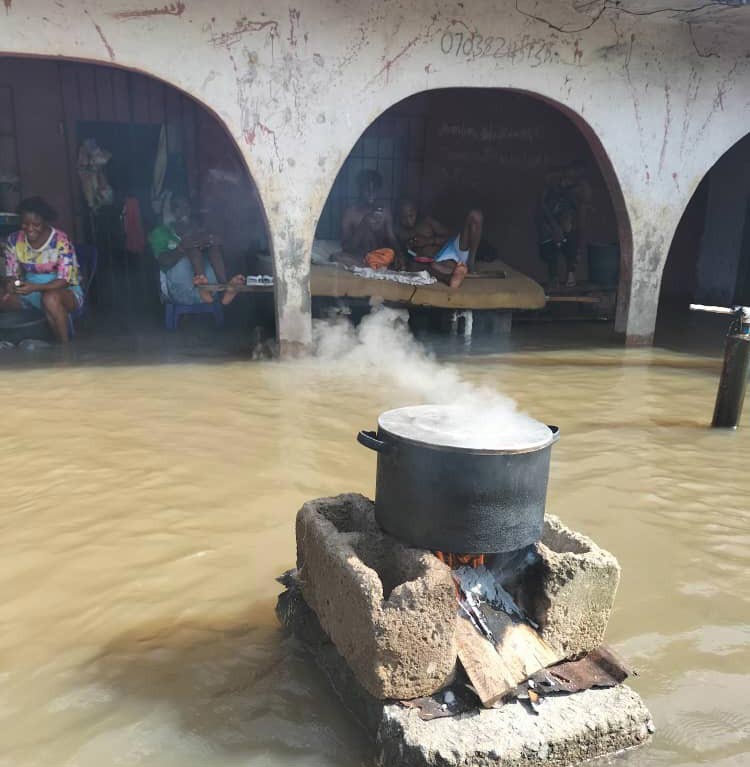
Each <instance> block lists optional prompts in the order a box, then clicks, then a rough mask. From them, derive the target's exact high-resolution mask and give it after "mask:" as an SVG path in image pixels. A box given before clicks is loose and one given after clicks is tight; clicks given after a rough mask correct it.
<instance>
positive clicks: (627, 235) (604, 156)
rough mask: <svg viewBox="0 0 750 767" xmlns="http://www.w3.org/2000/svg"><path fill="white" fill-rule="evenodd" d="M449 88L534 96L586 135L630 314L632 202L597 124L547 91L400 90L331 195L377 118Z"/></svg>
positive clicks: (622, 299) (622, 304)
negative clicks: (613, 227) (608, 208)
mask: <svg viewBox="0 0 750 767" xmlns="http://www.w3.org/2000/svg"><path fill="white" fill-rule="evenodd" d="M446 90H462V91H472V90H474V91H492V92H496V93H499V94H500V93H511V94H519V95H523V96H527V97H528V98H530V99H533V100H535V101H538V102H541V103H544V104H546V105H548V106H550V107H552V108H553V109H555V110H557V111H558V112H560V113H561V114H562V115H563V116H564V117H566V118H567V119H568V120H569V121H570V122H571V123H572V124H573V125H574V126H575V128H576V129H577V130H578V132H579V133H580V134H581V136H582V137H583V138H584V140H585V142H586V144H587V146H588V147H589V149H590V150H591V153H592V155H593V157H594V159H595V161H596V163H597V167H598V169H599V171H600V173H601V175H602V177H603V179H604V182H605V184H606V187H607V190H608V192H609V196H610V201H611V203H612V207H613V209H614V213H615V218H616V221H617V230H618V239H619V245H620V287H619V290H618V314H620V313H621V312H625V313H626V312H627V306H628V304H627V296H628V291H629V286H630V280H631V276H632V270H633V233H632V228H631V223H630V215H629V211H628V205H627V201H626V198H625V195H624V193H623V189H622V185H621V183H620V179H619V177H618V174H617V172H616V170H615V167H614V164H613V163H612V160H611V158H610V155H609V153H608V151H607V149H606V148H605V146H604V143H603V141H602V139H601V138H600V136H599V134H598V133H597V131H596V130H595V129H594V127H593V126H592V125H591V123H589V122H588V121H587V120H586V119H585V118H584V117H583V115H582V114H580V113H579V112H577V111H576V110H575V109H573V108H572V107H570V106H569V105H567V104H564V103H563V102H561V101H559V100H557V99H555V98H552V97H550V96H547V95H545V94H543V93H540V92H538V91H533V90H528V89H525V88H522V87H512V86H496V87H493V86H485V85H468V84H461V83H460V82H457V83H451V84H450V85H442V84H441V85H440V86H435V87H431V88H423V89H419V90H414V91H411V92H409V93H407V94H406V95H403V94H402V93H399V94H398V98H395V99H393V100H391V101H390V102H389V103H388V104H387V105H386V106H382V105H380V106H379V110H378V111H377V113H376V114H375V115H374V116H372V115H368V122H367V123H366V124H365V125H364V127H363V128H362V130H361V132H360V133H359V134H358V135H357V136H356V137H355V139H354V141H353V142H352V143H351V144H350V145H349V147H348V149H347V151H346V153H343V152H342V154H341V156H340V161H339V163H338V165H337V166H336V168H335V174H333V181H332V182H331V184H330V186H329V189H328V194H330V191H331V189H332V188H333V183H335V180H336V178H337V177H338V175H339V173H340V172H341V169H342V168H343V166H344V163H345V162H346V160H347V158H348V157H349V154H350V153H351V151H352V149H353V148H354V146H355V145H356V143H357V142H358V141H359V140H360V138H361V137H362V136H363V135H364V133H365V132H366V131H367V130H368V128H369V127H370V126H372V125H373V123H375V121H376V120H378V119H379V118H380V117H382V116H384V115H386V114H387V113H388V111H389V110H391V109H392V108H394V107H397V106H398V105H399V104H402V103H403V102H405V101H407V100H408V99H410V98H413V97H416V96H422V95H429V94H434V93H439V92H441V91H446ZM329 177H330V174H329ZM324 205H325V198H324V199H323V201H322V203H321V204H320V206H319V208H318V209H317V211H316V213H315V225H316V226H317V224H318V222H319V219H320V215H321V213H322V210H323V207H324ZM623 323H624V320H623Z"/></svg>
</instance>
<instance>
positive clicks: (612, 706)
mask: <svg viewBox="0 0 750 767" xmlns="http://www.w3.org/2000/svg"><path fill="white" fill-rule="evenodd" d="M276 609H277V614H278V616H279V619H280V620H281V622H282V624H283V625H284V626H285V627H286V628H287V629H288V630H289V631H290V632H291V633H292V634H294V635H295V636H296V637H297V638H298V639H300V640H301V641H302V642H303V643H304V644H305V646H306V647H307V648H308V650H310V652H311V653H312V655H313V657H314V658H315V660H316V662H317V664H318V665H319V667H320V668H321V669H322V670H323V672H324V673H325V674H326V676H327V678H328V679H329V681H330V683H331V685H332V687H333V689H334V691H335V692H336V694H337V695H338V696H339V698H340V699H341V701H342V703H343V704H344V705H345V706H346V707H347V708H348V709H349V711H350V712H351V713H352V715H353V716H354V717H355V718H356V719H357V720H358V721H359V722H360V724H362V725H363V726H364V727H365V729H366V730H367V732H368V733H369V735H370V737H371V738H372V740H373V742H374V747H375V752H376V760H377V763H378V764H379V765H381V767H397V766H398V767H542V766H544V767H549V766H552V765H554V766H555V767H564V766H566V765H573V764H578V763H580V762H581V761H584V760H587V759H593V758H596V757H599V756H604V755H607V754H611V753H615V752H617V751H621V750H623V749H626V748H631V747H634V746H638V745H642V744H644V743H646V742H648V741H649V739H650V737H651V732H652V731H653V723H652V721H651V716H650V714H649V712H648V710H647V709H646V707H645V705H644V704H643V701H642V700H641V698H640V697H639V696H638V695H637V693H635V692H634V691H633V690H631V689H630V688H629V687H626V686H624V685H621V686H619V687H614V688H611V689H606V690H588V691H586V692H581V693H577V694H575V695H570V696H559V697H554V698H548V699H546V700H545V702H544V704H543V705H542V706H541V708H540V713H539V715H538V716H535V715H533V714H531V713H529V712H528V710H527V709H526V708H525V707H523V706H522V705H521V704H519V703H509V704H506V705H505V706H504V707H502V708H501V709H493V710H478V711H477V712H475V713H471V714H464V715H462V716H460V717H455V718H452V719H448V718H446V719H434V720H432V721H422V720H421V719H420V718H419V715H418V713H417V711H416V710H415V709H410V708H404V707H402V706H400V705H399V704H397V703H389V702H385V701H381V700H378V699H376V698H374V697H372V696H371V695H369V694H368V693H367V692H366V691H365V690H364V689H363V688H362V687H361V686H360V685H359V684H357V681H356V679H355V678H354V676H353V675H352V672H351V671H350V669H349V668H348V666H347V664H346V662H345V661H344V659H343V658H342V657H341V656H340V655H339V654H338V653H337V652H336V648H335V647H334V646H333V644H331V642H330V640H329V639H328V637H327V636H326V635H325V633H324V632H323V630H322V629H321V627H320V623H319V622H318V620H317V618H316V616H315V614H314V613H313V612H312V610H310V608H309V607H308V606H307V605H306V603H305V601H304V598H303V596H302V593H301V591H300V588H299V586H298V585H297V584H296V580H295V578H294V577H292V578H290V579H289V580H288V589H287V590H286V591H285V592H284V593H282V594H281V596H280V597H279V602H278V605H277V608H276Z"/></svg>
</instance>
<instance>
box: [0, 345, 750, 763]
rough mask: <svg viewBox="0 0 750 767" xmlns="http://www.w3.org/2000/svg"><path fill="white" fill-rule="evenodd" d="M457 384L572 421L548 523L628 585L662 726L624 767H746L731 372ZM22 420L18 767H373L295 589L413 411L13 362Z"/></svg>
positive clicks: (0, 665) (577, 370)
mask: <svg viewBox="0 0 750 767" xmlns="http://www.w3.org/2000/svg"><path fill="white" fill-rule="evenodd" d="M456 364H457V366H458V367H459V369H460V372H461V373H462V375H463V376H465V377H466V378H467V379H469V380H472V381H475V382H478V383H482V384H487V385H489V386H492V387H497V388H499V389H500V390H502V391H504V392H506V393H509V394H512V395H513V396H514V397H515V398H516V399H517V400H518V401H519V403H520V405H521V407H522V408H523V409H525V410H527V411H528V412H530V413H531V414H532V415H534V416H535V417H537V418H539V419H541V420H544V421H547V422H550V423H556V424H559V425H560V427H561V430H562V434H563V438H562V439H561V441H560V442H559V443H558V445H557V446H556V447H555V449H554V456H553V464H552V476H551V484H550V495H549V505H548V509H549V510H550V511H552V512H554V513H557V514H559V515H560V516H562V517H563V519H564V520H565V521H566V522H567V523H569V524H571V525H573V526H574V527H576V528H578V529H580V530H582V531H584V532H586V533H588V534H590V535H592V536H593V537H594V538H595V539H596V540H597V541H598V542H599V543H600V544H602V545H603V546H605V547H607V548H609V549H610V550H611V551H613V552H614V553H615V554H616V556H617V557H618V558H619V560H620V562H621V564H622V567H623V579H622V584H621V587H620V592H619V595H618V599H617V606H616V611H615V614H614V616H613V619H612V621H611V623H610V627H609V633H608V638H609V640H610V642H611V643H612V644H613V645H614V646H615V647H616V648H617V649H618V650H620V651H621V652H622V653H623V654H624V655H625V656H626V657H627V658H629V659H630V660H631V661H632V662H633V663H634V664H635V665H636V667H637V668H638V670H639V671H640V676H639V677H638V678H637V679H635V681H634V683H633V684H634V686H635V687H636V689H637V690H638V691H639V692H640V693H641V694H642V695H643V696H644V698H645V700H646V703H647V704H648V706H649V707H650V709H651V711H652V713H653V715H654V719H655V721H656V725H657V728H658V729H657V734H656V736H655V739H654V742H653V744H652V745H650V746H649V747H647V748H646V749H644V750H641V751H639V752H634V753H631V754H629V755H626V756H625V757H624V758H623V760H622V761H621V762H619V761H618V764H619V763H622V764H623V765H627V767H636V766H637V767H646V766H649V767H650V766H652V765H653V766H656V765H659V766H661V765H675V766H676V765H680V766H681V767H690V766H692V765H698V764H712V765H718V766H720V767H730V766H731V767H734V766H737V767H739V765H746V764H748V762H750V707H749V706H748V703H749V702H750V694H749V693H748V686H749V685H750V605H749V602H750V597H749V596H748V595H750V554H749V553H748V551H749V550H750V512H749V511H748V495H749V494H750V475H749V474H748V470H747V467H748V458H747V456H748V454H749V453H750V425H749V426H748V427H747V428H746V429H745V430H741V431H739V432H737V433H718V432H712V431H710V430H708V429H707V428H705V427H706V423H707V421H708V419H709V418H710V414H711V409H712V403H713V397H714V394H715V388H716V378H717V374H718V366H719V360H718V359H716V358H709V357H703V356H688V355H685V354H679V353H676V352H670V351H664V350H638V351H634V350H628V351H626V350H624V349H619V348H587V349H581V348H578V349H576V348H571V349H567V350H551V349H544V348H541V349H539V350H535V351H524V350H520V351H514V352H510V353H508V354H505V355H500V356H494V357H474V358H469V359H465V360H461V361H458V362H457V363H456ZM0 399H1V400H2V402H3V404H4V407H3V437H2V440H1V441H0V466H1V467H2V474H3V479H2V493H3V499H2V504H1V505H0V540H2V544H3V545H2V566H1V568H0V766H2V767H11V766H12V767H32V765H33V766H34V767H52V766H53V765H54V767H60V766H62V765H65V766H68V767H101V765H115V764H116V765H139V766H141V765H143V766H148V767H168V766H172V765H174V766H175V767H176V766H178V765H179V767H235V766H237V765H264V766H265V765H269V766H273V767H281V766H282V765H300V766H301V767H302V766H304V767H323V766H324V765H326V766H329V765H341V767H353V766H354V765H368V764H369V763H370V762H369V751H368V748H367V744H366V742H365V741H364V738H363V737H362V735H361V734H360V732H359V731H358V730H357V728H356V727H354V726H353V725H352V724H350V722H349V721H348V719H347V718H346V716H345V715H344V714H343V713H342V712H341V711H340V710H339V708H338V706H337V704H336V701H335V700H334V699H333V697H332V695H331V694H330V693H329V691H328V689H327V688H326V685H325V682H324V681H323V680H322V679H321V677H320V676H319V674H318V673H317V672H316V671H315V669H314V668H311V667H310V664H309V662H308V661H307V659H306V657H305V656H304V654H303V653H302V652H301V651H300V649H299V648H298V647H297V646H296V644H295V643H294V642H293V641H290V640H288V639H285V638H284V637H283V636H282V635H281V633H280V631H279V629H278V627H277V623H276V620H275V617H274V614H273V605H274V601H275V597H276V595H277V593H278V591H279V588H280V587H279V586H278V584H277V583H276V582H275V581H274V578H275V577H276V576H277V575H278V574H279V573H281V572H282V571H283V570H285V569H287V568H289V567H291V566H292V565H293V563H294V535H293V519H294V515H295V512H296V511H297V509H298V508H299V506H300V504H301V503H302V502H303V501H304V500H306V499H308V498H311V497H316V496H320V495H327V494H335V493H338V492H342V491H350V490H354V491H361V492H364V493H367V494H371V493H372V492H373V484H374V469H375V464H374V460H373V457H372V454H371V453H369V452H368V451H366V450H364V449H362V448H360V447H359V446H358V445H356V443H355V441H354V435H355V433H356V431H357V430H358V429H360V428H363V427H371V426H372V425H374V424H375V420H376V417H377V415H378V413H379V412H380V411H382V410H384V409H386V408H389V407H396V406H401V405H404V404H408V403H410V402H413V401H414V398H413V396H412V395H411V394H409V395H408V396H407V395H406V394H405V393H404V392H403V391H402V390H401V389H399V387H397V386H395V385H394V386H384V385H380V384H377V385H376V384H374V383H373V382H372V380H371V379H370V378H369V377H367V376H364V375H362V376H358V375H357V374H356V373H355V372H353V371H352V370H350V369H349V370H344V369H342V368H341V367H337V366H336V365H328V366H321V365H316V364H311V363H271V362H267V363H249V362H239V361H237V362H227V363H225V364H213V365H209V364H200V363H197V362H186V361H184V360H183V361H182V363H181V364H148V365H138V364H131V365H121V366H113V365H98V364H95V363H94V362H92V361H91V360H89V362H88V364H83V365H75V364H73V365H61V366H56V367H52V368H48V367H38V368H31V367H20V368H13V367H10V366H8V367H7V368H5V369H4V370H3V371H2V375H1V376H0ZM425 399H426V398H425Z"/></svg>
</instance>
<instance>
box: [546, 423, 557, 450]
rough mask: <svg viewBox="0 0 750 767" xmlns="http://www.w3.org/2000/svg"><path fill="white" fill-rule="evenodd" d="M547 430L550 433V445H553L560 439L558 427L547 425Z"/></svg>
mask: <svg viewBox="0 0 750 767" xmlns="http://www.w3.org/2000/svg"><path fill="white" fill-rule="evenodd" d="M547 428H548V429H549V430H550V431H551V432H552V444H553V445H554V444H555V442H557V441H558V440H559V439H560V427H559V426H550V425H549V424H547Z"/></svg>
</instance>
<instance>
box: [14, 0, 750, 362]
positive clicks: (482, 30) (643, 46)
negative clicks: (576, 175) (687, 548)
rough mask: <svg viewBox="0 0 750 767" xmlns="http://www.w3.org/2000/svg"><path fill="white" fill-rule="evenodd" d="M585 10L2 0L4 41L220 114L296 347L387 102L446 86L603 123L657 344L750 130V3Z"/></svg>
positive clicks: (404, 1)
mask: <svg viewBox="0 0 750 767" xmlns="http://www.w3.org/2000/svg"><path fill="white" fill-rule="evenodd" d="M679 2H680V0H677V3H678V4H679ZM579 5H585V7H586V11H585V12H581V13H579V12H577V11H575V10H573V0H518V1H517V2H516V0H463V2H447V1H444V0H382V2H377V3H372V2H369V1H368V2H364V1H363V0H300V1H299V2H297V3H296V4H295V6H294V7H290V6H281V5H280V4H279V3H278V2H272V0H257V2H253V3H252V5H250V4H249V3H247V2H244V1H243V2H240V0H221V1H220V2H208V0H176V1H175V2H167V3H164V2H163V0H65V2H48V0H3V6H0V53H9V54H10V53H12V54H34V55H43V56H49V55H54V56H66V57H73V58H78V59H85V60H93V61H102V62H107V63H113V64H117V65H121V66H125V67H130V68H134V69H138V70H141V71H144V72H148V73H149V74H153V75H155V76H156V77H160V78H162V79H164V80H166V81H167V82H170V83H172V84H174V85H175V86H177V87H179V88H181V89H183V90H185V91H187V92H188V93H190V94H192V95H193V96H195V97H196V98H198V99H200V100H201V101H202V102H203V103H204V104H206V105H207V106H208V107H210V108H211V109H213V110H214V111H215V112H216V114H217V115H218V116H219V117H220V118H221V119H222V120H223V121H224V122H225V124H226V125H227V127H228V129H229V130H230V132H231V133H232V135H233V136H234V137H235V139H236V140H237V142H238V145H239V146H240V149H241V151H242V153H243V155H244V157H245V160H246V162H247V165H248V168H249V170H250V172H251V174H252V176H253V178H254V180H255V182H256V183H257V185H258V188H259V192H260V195H261V198H262V200H263V203H264V205H265V209H266V214H267V217H268V222H269V228H270V232H271V237H272V246H273V251H274V257H275V261H276V269H277V284H278V292H277V312H278V326H279V336H280V341H281V342H282V345H283V346H286V347H288V348H289V347H293V346H295V345H296V344H306V343H308V342H309V340H310V332H311V331H310V319H309V250H310V245H311V242H312V238H313V233H314V230H315V224H316V220H317V217H318V215H319V213H320V210H321V209H322V206H323V203H324V201H325V198H326V195H327V193H328V190H329V189H330V186H331V184H332V183H333V180H334V178H335V176H336V172H337V171H338V169H339V167H340V165H341V163H342V162H343V160H344V158H345V157H346V155H347V154H348V152H349V150H350V149H351V147H352V145H353V144H354V142H355V141H356V139H357V138H358V136H359V135H360V134H361V133H362V131H363V130H364V129H365V128H366V127H367V125H368V124H369V123H370V122H371V121H372V120H373V119H374V118H375V117H376V116H377V115H378V114H380V113H381V112H382V111H384V110H385V109H386V108H387V107H389V106H391V105H392V104H394V103H395V102H397V101H399V100H400V99H402V98H404V97H406V96H408V95H410V94H412V93H415V92H418V91H421V90H426V89H431V88H438V87H447V86H469V87H472V86H474V87H476V86H483V87H498V88H516V89H521V90H525V91H530V92H533V93H537V94H540V95H542V96H544V97H547V98H549V99H552V100H554V101H557V102H560V103H562V104H564V105H566V106H567V107H568V108H569V109H570V110H572V111H573V112H574V113H576V114H577V115H579V116H580V118H581V119H582V120H584V121H586V123H588V125H589V126H590V127H591V129H593V131H594V132H595V133H596V134H597V136H598V138H599V140H600V141H601V144H602V145H603V148H604V150H605V151H606V153H607V155H608V156H609V159H610V161H611V164H612V167H613V168H614V171H615V174H616V176H617V178H618V180H619V185H620V187H621V189H622V193H623V195H624V201H625V206H626V208H627V214H628V215H629V220H630V226H631V228H632V242H633V260H632V280H625V281H624V283H623V290H622V293H621V296H620V302H619V306H620V313H619V316H618V323H617V324H618V328H619V329H620V330H622V331H626V332H627V334H628V336H629V338H630V339H631V340H633V341H639V340H640V341H648V340H649V339H650V337H651V334H652V332H653V327H654V322H655V318H656V305H657V301H658V294H659V285H660V280H661V271H662V268H663V265H664V261H665V259H666V255H667V251H668V248H669V243H670V241H671V238H672V234H673V232H674V229H675V227H676V225H677V222H678V220H679V218H680V215H681V213H682V210H683V208H684V207H685V205H686V203H687V201H688V199H689V198H690V195H691V194H692V192H693V190H694V189H695V187H696V186H697V184H698V181H699V180H700V178H701V177H702V176H703V174H704V173H705V172H706V171H707V169H708V168H709V167H710V166H711V165H712V164H713V162H714V161H715V160H716V159H717V158H718V157H719V156H720V155H721V154H723V152H724V151H726V149H728V148H729V147H730V146H731V145H732V144H733V143H734V142H735V141H737V140H738V139H739V138H741V137H742V135H743V134H744V133H745V132H746V130H747V128H746V125H747V124H748V116H749V114H750V78H748V69H750V58H748V53H750V51H749V50H748V49H750V35H748V34H747V33H748V31H750V8H736V9H728V8H726V7H721V6H717V7H716V8H715V9H713V8H709V9H706V10H704V11H700V12H699V13H697V14H675V13H674V12H672V11H669V12H663V13H655V14H650V15H634V13H640V12H642V11H653V10H656V9H657V8H658V5H657V4H656V3H653V2H649V3H646V2H641V3H640V6H639V4H638V3H636V2H629V3H625V5H626V6H627V9H628V11H630V12H626V11H625V10H620V9H617V8H615V7H614V4H612V3H607V4H605V0H602V3H589V4H580V3H579ZM671 6H672V7H674V6H675V3H674V2H673V3H671ZM534 17H537V18H534ZM688 21H689V22H690V23H686V22H688ZM40 109H43V105H40ZM626 229H627V227H626ZM626 249H627V248H626Z"/></svg>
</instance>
